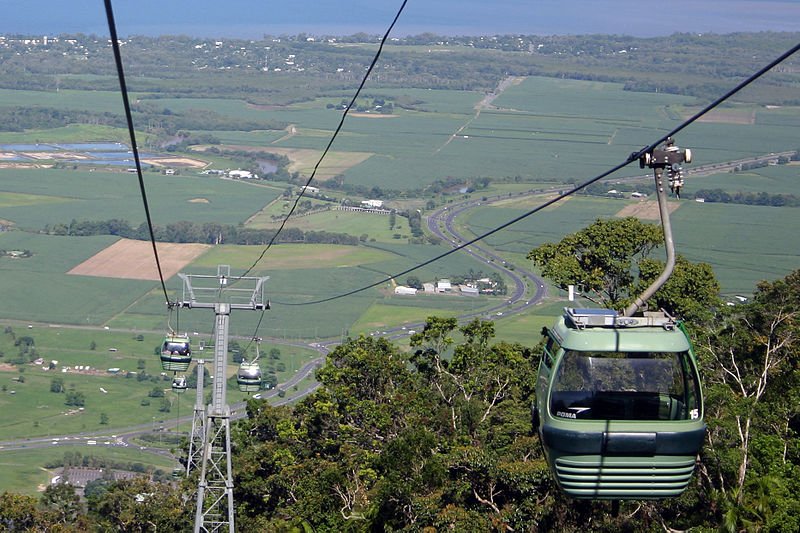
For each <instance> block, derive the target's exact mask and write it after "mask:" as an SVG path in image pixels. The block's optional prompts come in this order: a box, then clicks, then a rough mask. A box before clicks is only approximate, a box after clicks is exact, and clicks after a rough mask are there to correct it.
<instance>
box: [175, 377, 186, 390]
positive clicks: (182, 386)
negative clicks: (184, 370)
mask: <svg viewBox="0 0 800 533" xmlns="http://www.w3.org/2000/svg"><path fill="white" fill-rule="evenodd" d="M186 388H187V385H186V376H175V377H174V378H172V390H173V392H176V393H178V394H180V393H182V392H185V391H186Z"/></svg>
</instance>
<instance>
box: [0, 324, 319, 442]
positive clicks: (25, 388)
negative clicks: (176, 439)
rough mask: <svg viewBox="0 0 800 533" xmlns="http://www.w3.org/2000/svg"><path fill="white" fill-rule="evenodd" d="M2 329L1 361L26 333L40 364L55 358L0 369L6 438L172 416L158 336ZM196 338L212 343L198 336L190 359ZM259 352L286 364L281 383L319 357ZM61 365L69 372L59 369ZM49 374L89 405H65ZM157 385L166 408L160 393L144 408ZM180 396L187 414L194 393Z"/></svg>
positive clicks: (0, 412) (300, 351)
mask: <svg viewBox="0 0 800 533" xmlns="http://www.w3.org/2000/svg"><path fill="white" fill-rule="evenodd" d="M3 327H4V328H5V333H3V334H2V335H0V351H2V353H3V354H4V357H3V358H0V363H4V362H7V361H10V360H12V359H14V358H15V357H16V356H17V353H18V352H19V347H18V346H15V342H16V341H17V340H18V339H21V338H23V337H31V338H32V339H33V341H34V347H35V349H36V351H37V353H38V354H39V355H40V356H41V357H43V358H44V360H45V362H44V366H45V367H46V366H47V364H48V363H49V362H50V361H52V360H55V361H57V364H56V368H55V369H54V370H46V369H43V368H42V365H32V364H25V365H20V366H13V367H2V370H0V384H2V388H3V390H2V392H0V432H1V433H2V435H3V439H4V440H8V439H13V438H20V437H31V436H44V435H60V434H71V433H78V432H86V431H98V430H104V429H105V428H120V427H128V426H133V425H137V424H141V423H147V422H149V421H150V420H151V419H153V418H154V417H155V418H157V419H163V418H165V417H166V418H170V417H175V416H177V409H179V407H178V404H177V403H176V402H177V401H178V396H177V395H175V394H173V393H172V391H171V390H170V388H171V380H172V374H171V373H167V375H166V376H161V375H160V374H161V372H162V370H161V363H160V361H159V358H158V357H157V356H156V355H154V351H155V349H156V348H157V347H158V346H160V344H161V341H162V340H163V333H159V332H152V331H148V332H142V333H141V334H140V335H141V338H142V340H138V338H139V337H138V335H136V334H132V333H128V332H125V333H123V332H116V331H112V330H104V329H88V328H66V327H40V326H33V327H32V328H28V327H25V326H19V325H18V324H6V325H4V326H3ZM251 332H252V330H251ZM200 339H204V340H205V341H206V345H207V346H208V347H209V349H211V348H213V340H211V336H210V335H203V336H197V337H195V338H194V340H193V344H194V347H195V357H202V356H203V355H204V351H200V350H199V342H198V341H199V340H200ZM245 339H246V338H245ZM232 340H235V339H232ZM238 341H239V343H240V345H241V347H242V348H244V347H245V346H247V344H248V343H247V341H246V340H243V339H238ZM92 346H94V349H92ZM273 348H277V349H279V350H280V359H279V360H272V359H270V358H269V355H268V354H269V352H270V351H271V350H272V349H273ZM254 352H255V349H254V348H253V347H251V348H250V352H249V353H248V355H247V357H248V358H253V357H254V356H255V353H254ZM209 356H211V353H210V352H209ZM261 356H262V357H261V364H262V367H263V368H264V369H265V370H267V369H269V368H270V367H271V366H273V365H277V363H278V361H280V362H281V363H283V365H284V366H285V369H284V370H282V371H279V372H276V375H277V377H278V380H279V382H284V381H286V380H288V379H289V378H290V377H291V376H292V375H293V374H294V373H295V372H296V371H297V370H298V369H299V368H300V367H301V366H302V365H304V364H305V363H306V362H308V361H309V360H311V359H313V358H315V357H318V353H317V352H316V351H314V350H311V349H308V348H303V347H300V346H287V345H285V344H282V343H274V342H269V341H268V340H267V341H266V342H264V343H262V345H261ZM231 360H232V359H231ZM78 365H80V366H83V367H86V366H89V367H91V368H92V371H78V370H76V367H77V366H78ZM142 366H143V368H142ZM109 368H118V369H120V370H119V372H118V373H117V374H111V373H109V372H108V369H109ZM62 369H67V371H66V372H62ZM20 370H22V372H20ZM236 370H237V366H236V365H234V364H231V365H230V367H229V369H228V374H229V377H232V376H235V374H236ZM143 371H144V372H146V373H147V374H149V375H151V376H153V377H154V379H152V380H150V379H148V380H144V381H140V380H139V379H138V377H137V376H130V375H127V376H126V374H127V372H137V373H139V374H141V373H142V372H143ZM193 371H194V367H190V369H189V372H193ZM20 376H22V377H23V379H24V381H23V382H19V380H18V378H19V377H20ZM54 379H60V380H62V381H63V384H64V387H65V391H76V392H80V393H83V394H84V396H85V400H86V404H85V406H84V409H83V410H80V411H78V410H76V409H75V408H73V407H70V406H67V405H65V400H66V394H64V393H55V392H51V384H52V382H53V380H54ZM154 388H159V389H166V390H167V398H168V399H170V401H171V402H173V404H172V405H173V408H172V411H171V413H166V414H165V413H161V412H160V411H159V408H160V399H159V398H151V399H150V405H146V406H145V405H141V402H142V400H144V399H147V398H148V394H149V393H150V392H151V391H152V390H153V389H154ZM11 391H14V393H13V394H12V393H11ZM231 394H232V399H231V401H234V399H235V398H238V396H235V394H236V388H235V387H233V388H231ZM181 396H182V399H181V404H182V407H180V410H181V412H182V413H184V414H186V413H188V412H189V411H190V409H191V405H192V403H193V401H194V398H193V396H192V395H191V394H184V395H181ZM187 398H188V399H187ZM101 413H105V414H106V415H107V416H108V419H109V423H108V425H103V424H100V415H101Z"/></svg>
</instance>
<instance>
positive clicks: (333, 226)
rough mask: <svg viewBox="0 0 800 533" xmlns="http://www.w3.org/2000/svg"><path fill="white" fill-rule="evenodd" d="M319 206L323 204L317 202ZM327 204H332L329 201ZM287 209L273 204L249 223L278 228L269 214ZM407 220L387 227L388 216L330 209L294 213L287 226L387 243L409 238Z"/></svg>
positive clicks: (285, 211) (284, 211)
mask: <svg viewBox="0 0 800 533" xmlns="http://www.w3.org/2000/svg"><path fill="white" fill-rule="evenodd" d="M320 205H324V204H321V203H320ZM327 205H328V206H331V204H327ZM287 212H288V210H287V209H283V207H282V206H278V205H273V207H272V208H271V209H270V210H268V211H267V212H264V213H261V214H259V216H258V217H256V219H255V220H253V221H252V222H251V225H252V226H253V227H273V228H274V227H277V226H278V225H279V224H280V220H277V221H273V220H272V219H271V218H269V217H270V215H271V214H275V215H278V214H282V215H283V216H284V217H285V216H286V213H287ZM407 222H408V220H407V219H405V218H403V217H399V216H398V217H397V218H396V223H395V224H396V225H395V227H394V228H390V227H389V216H388V215H378V214H373V213H361V212H354V211H340V210H337V209H331V210H329V211H322V212H318V213H313V214H309V215H303V216H300V217H296V216H293V217H292V218H290V219H289V222H288V224H287V225H286V226H287V227H291V228H299V229H302V230H303V231H331V232H335V233H346V234H348V235H356V236H359V237H361V236H364V235H366V236H367V239H368V240H369V241H376V242H383V243H390V242H392V241H398V240H400V241H403V240H408V239H409V238H410V237H411V234H410V230H409V228H408V223H407ZM395 235H398V236H400V238H399V239H398V238H395Z"/></svg>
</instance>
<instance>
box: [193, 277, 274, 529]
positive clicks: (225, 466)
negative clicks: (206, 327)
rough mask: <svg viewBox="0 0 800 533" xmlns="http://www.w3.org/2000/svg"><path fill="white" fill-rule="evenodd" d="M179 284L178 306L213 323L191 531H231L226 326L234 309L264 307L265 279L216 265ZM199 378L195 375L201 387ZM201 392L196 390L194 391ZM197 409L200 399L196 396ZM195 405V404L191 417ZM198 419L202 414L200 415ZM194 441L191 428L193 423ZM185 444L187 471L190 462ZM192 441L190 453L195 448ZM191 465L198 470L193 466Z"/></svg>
mask: <svg viewBox="0 0 800 533" xmlns="http://www.w3.org/2000/svg"><path fill="white" fill-rule="evenodd" d="M178 276H180V278H181V279H182V280H183V300H182V301H181V302H180V305H181V307H188V308H202V309H213V310H214V314H215V315H216V320H215V322H214V337H215V342H214V367H213V368H214V374H213V378H214V382H213V384H212V386H211V389H212V394H211V403H210V404H209V405H208V407H207V408H206V410H205V417H204V424H203V426H204V427H203V430H204V433H205V436H204V438H203V441H202V451H201V452H200V454H199V455H200V457H201V459H199V460H198V461H197V462H199V463H200V468H201V469H200V479H199V481H198V484H197V511H196V513H195V520H194V531H195V533H200V532H222V531H225V530H226V529H227V531H228V532H229V533H233V531H234V523H233V476H232V473H231V409H230V406H229V405H228V403H227V398H226V396H227V388H228V387H227V379H226V374H225V371H226V368H227V366H228V322H229V320H230V314H231V311H232V310H234V309H249V310H251V311H255V310H264V309H269V303H268V301H267V300H266V299H265V296H264V282H265V281H266V280H267V279H269V277H260V278H245V277H242V278H231V277H230V266H228V265H219V266H218V267H217V275H216V276H208V275H206V276H203V275H187V274H178ZM201 380H202V375H199V376H198V387H201V386H202V385H201V383H202V381H201ZM199 390H200V389H199V388H198V391H199ZM199 394H201V393H200V392H198V403H199V404H200V405H202V403H203V398H202V397H201V396H199ZM197 415H198V407H197V406H195V418H197ZM201 416H202V415H201ZM192 426H193V431H192V439H193V440H194V430H195V424H194V423H193V424H192ZM191 446H192V443H190V457H189V462H188V468H191V467H192V463H193V460H192V459H193V458H192V452H191ZM197 447H198V446H197V444H196V443H195V450H196V448H197ZM195 457H196V456H195ZM194 466H197V464H196V463H195V465H194Z"/></svg>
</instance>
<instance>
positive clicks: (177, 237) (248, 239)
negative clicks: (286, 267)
mask: <svg viewBox="0 0 800 533" xmlns="http://www.w3.org/2000/svg"><path fill="white" fill-rule="evenodd" d="M275 231H276V230H266V229H250V228H243V227H241V226H236V225H232V224H218V223H213V222H205V223H200V222H189V221H186V220H183V221H179V222H173V223H170V224H167V225H165V226H158V225H156V226H153V234H154V235H155V239H156V240H157V241H160V242H175V243H203V244H245V245H266V244H268V243H269V242H270V241H271V240H272V238H273V237H274V236H275ZM42 232H43V233H46V234H48V235H68V236H76V237H88V236H92V235H116V236H119V237H124V238H127V239H135V240H150V231H149V228H148V226H147V223H145V222H142V223H141V224H139V225H138V226H136V227H135V228H134V227H133V226H131V224H130V223H129V222H128V221H127V220H122V219H116V218H115V219H108V220H75V219H73V220H72V221H71V222H70V223H69V224H63V223H62V224H52V225H50V224H48V225H45V227H44V228H43V229H42ZM276 242H277V243H306V244H345V245H350V246H356V245H358V243H359V241H358V237H356V236H353V235H348V234H346V233H334V232H329V231H303V230H301V229H298V228H284V230H283V231H282V232H281V234H280V235H279V236H278V239H277V240H276Z"/></svg>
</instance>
